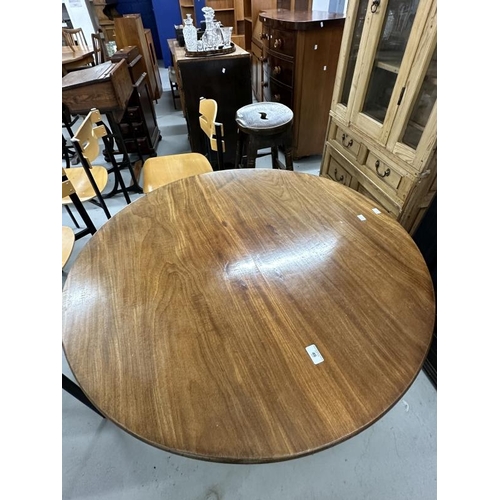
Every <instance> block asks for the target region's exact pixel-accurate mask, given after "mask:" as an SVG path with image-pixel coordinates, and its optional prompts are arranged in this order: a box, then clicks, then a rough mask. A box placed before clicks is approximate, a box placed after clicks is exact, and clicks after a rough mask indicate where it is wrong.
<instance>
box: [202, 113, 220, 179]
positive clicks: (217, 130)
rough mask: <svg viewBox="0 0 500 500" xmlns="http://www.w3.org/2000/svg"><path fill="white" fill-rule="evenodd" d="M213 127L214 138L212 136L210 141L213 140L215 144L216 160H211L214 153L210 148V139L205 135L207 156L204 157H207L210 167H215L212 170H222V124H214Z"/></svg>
mask: <svg viewBox="0 0 500 500" xmlns="http://www.w3.org/2000/svg"><path fill="white" fill-rule="evenodd" d="M214 126H215V136H212V139H215V140H216V143H217V151H215V155H216V159H215V160H214V158H213V156H214V151H213V150H212V148H211V147H210V139H209V138H208V136H206V135H205V144H206V148H207V154H206V155H205V156H206V157H207V159H208V161H209V162H210V164H211V165H212V167H215V166H216V167H217V168H214V170H222V169H223V168H224V153H223V151H224V149H223V148H224V145H223V143H222V138H223V134H222V123H219V122H215V123H214Z"/></svg>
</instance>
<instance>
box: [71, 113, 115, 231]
mask: <svg viewBox="0 0 500 500" xmlns="http://www.w3.org/2000/svg"><path fill="white" fill-rule="evenodd" d="M100 120H101V115H100V114H99V112H98V111H97V113H96V114H93V113H92V111H90V112H89V114H88V115H87V116H86V117H85V119H84V120H83V122H82V124H81V125H80V127H79V128H78V130H77V131H76V133H75V135H74V136H73V137H72V138H71V142H72V143H73V145H74V148H75V152H76V154H77V156H78V159H79V160H80V163H81V166H77V167H71V168H66V169H65V172H66V175H67V176H68V179H69V180H70V181H71V183H72V184H73V186H74V188H75V190H76V193H77V194H78V197H79V199H80V200H81V201H82V202H85V201H91V202H92V203H94V204H96V205H98V206H100V207H101V208H102V209H103V210H104V213H105V214H106V217H107V218H108V219H110V218H111V214H110V212H109V210H108V207H107V206H106V203H105V202H104V198H103V194H102V193H103V191H104V189H105V187H106V185H107V183H108V170H107V168H106V167H103V166H100V165H92V162H93V161H94V160H95V159H96V158H97V157H98V156H99V154H100V144H99V139H100V138H101V137H102V136H103V135H106V130H105V128H104V125H101V126H98V127H94V123H95V121H100ZM63 140H64V139H63ZM63 153H64V148H63ZM71 203H72V200H71V198H69V197H66V198H63V205H69V204H71ZM73 222H75V221H73ZM75 224H76V222H75Z"/></svg>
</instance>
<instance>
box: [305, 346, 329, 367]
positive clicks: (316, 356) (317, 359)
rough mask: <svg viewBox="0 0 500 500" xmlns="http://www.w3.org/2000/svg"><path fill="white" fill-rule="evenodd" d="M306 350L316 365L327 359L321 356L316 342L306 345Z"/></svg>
mask: <svg viewBox="0 0 500 500" xmlns="http://www.w3.org/2000/svg"><path fill="white" fill-rule="evenodd" d="M306 351H307V354H309V357H310V358H311V359H312V362H313V363H314V364H315V365H317V364H319V363H322V362H323V361H325V360H324V358H323V356H321V353H320V352H319V350H318V348H317V347H316V346H315V345H314V344H311V345H308V346H307V347H306Z"/></svg>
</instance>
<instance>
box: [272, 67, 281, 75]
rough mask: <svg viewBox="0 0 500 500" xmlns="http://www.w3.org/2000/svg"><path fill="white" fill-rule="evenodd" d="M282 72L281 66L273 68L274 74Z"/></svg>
mask: <svg viewBox="0 0 500 500" xmlns="http://www.w3.org/2000/svg"><path fill="white" fill-rule="evenodd" d="M280 73H281V66H275V67H274V69H273V74H274V75H279V74H280Z"/></svg>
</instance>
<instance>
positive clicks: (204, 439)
mask: <svg viewBox="0 0 500 500" xmlns="http://www.w3.org/2000/svg"><path fill="white" fill-rule="evenodd" d="M434 316H435V299H434V290H433V286H432V281H431V277H430V275H429V272H428V269H427V267H426V264H425V262H424V259H423V258H422V255H421V254H420V252H419V250H418V248H417V246H416V245H415V244H414V242H413V240H412V239H411V237H410V236H409V235H408V234H407V233H406V232H405V231H404V230H403V228H402V227H401V226H400V225H399V224H398V223H397V222H396V221H395V220H393V219H392V218H391V217H390V216H388V215H385V214H383V213H380V212H379V210H377V209H376V207H375V205H374V204H373V203H372V202H371V201H370V200H368V199H367V198H365V197H363V196H362V195H360V194H359V193H357V192H355V191H353V190H351V189H349V188H346V187H344V186H342V185H340V184H338V183H336V182H333V181H331V180H328V179H324V178H321V177H317V176H313V175H308V174H302V173H298V172H290V171H282V170H273V169H269V170H267V169H257V170H247V169H241V170H225V171H218V172H212V173H207V174H202V175H198V176H195V177H190V178H187V179H183V180H179V181H176V182H174V183H172V184H169V185H166V186H164V187H162V188H159V189H157V190H155V191H153V192H152V193H149V194H147V195H145V196H143V197H141V198H140V199H138V200H137V201H135V202H134V203H132V204H130V205H128V206H126V207H125V208H124V209H123V210H122V211H120V212H119V213H117V214H116V215H115V216H114V217H113V218H112V219H111V220H109V221H108V222H107V223H106V224H105V225H104V226H103V227H102V228H101V229H99V230H98V231H97V233H96V234H95V235H94V236H92V238H91V239H90V241H89V242H88V243H87V244H86V246H85V247H84V248H83V249H82V251H81V253H80V254H79V255H78V257H77V259H76V260H75V262H74V264H73V266H72V267H71V269H70V271H69V273H68V277H67V280H66V283H65V286H64V289H63V347H64V351H65V354H66V357H67V360H68V363H69V366H70V367H71V370H72V372H73V374H74V375H75V377H76V380H77V381H78V383H79V385H80V386H81V388H82V390H83V391H84V393H85V394H86V395H87V396H88V398H89V399H90V401H91V402H92V403H93V404H94V405H95V406H96V407H97V408H98V409H99V410H100V411H101V412H102V413H103V414H104V415H105V416H106V417H107V418H109V419H110V420H111V421H113V422H114V423H115V424H117V425H118V426H120V427H121V428H122V429H124V430H125V431H127V432H129V433H130V434H132V435H134V436H135V437H137V438H139V439H141V440H143V441H145V442H147V443H149V444H151V445H153V446H156V447H159V448H161V449H164V450H167V451H169V452H172V453H177V454H180V455H184V456H188V457H193V458H198V459H205V460H212V461H219V462H240V463H257V462H272V461H279V460H286V459H291V458H295V457H299V456H303V455H307V454H309V453H313V452H316V451H318V450H322V449H324V448H327V447H329V446H332V445H334V444H337V443H340V442H341V441H344V440H346V439H348V438H349V437H351V436H354V435H355V434H357V433H359V432H360V431H362V430H363V429H365V428H366V427H368V426H369V425H371V424H373V423H374V422H375V421H376V420H378V419H379V418H380V417H382V416H383V415H384V414H385V413H386V412H387V411H388V410H389V409H390V408H391V407H392V406H393V405H394V404H395V403H396V402H397V401H398V400H399V399H400V398H401V397H402V396H403V395H404V393H405V392H406V390H407V389H408V388H409V386H410V385H411V384H412V382H413V381H414V379H415V377H416V376H417V374H418V372H419V370H420V369H421V367H422V364H423V361H424V359H425V357H426V354H427V351H428V348H429V345H430V342H431V337H432V331H433V326H434Z"/></svg>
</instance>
